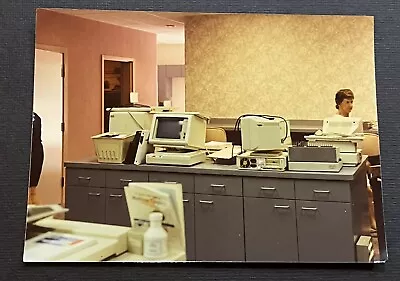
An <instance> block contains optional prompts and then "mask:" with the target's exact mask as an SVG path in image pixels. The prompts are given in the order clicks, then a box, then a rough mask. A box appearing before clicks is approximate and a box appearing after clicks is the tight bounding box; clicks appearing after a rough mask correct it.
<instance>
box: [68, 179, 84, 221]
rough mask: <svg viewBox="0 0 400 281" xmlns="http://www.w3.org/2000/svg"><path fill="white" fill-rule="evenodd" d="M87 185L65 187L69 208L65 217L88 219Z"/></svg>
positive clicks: (74, 219) (69, 218)
mask: <svg viewBox="0 0 400 281" xmlns="http://www.w3.org/2000/svg"><path fill="white" fill-rule="evenodd" d="M86 197H87V187H86V186H67V188H66V189H65V207H66V208H68V209H69V211H68V212H67V213H65V219H66V220H71V221H84V222H86V221H87V217H88V216H87V212H86V210H87V209H86V208H87V206H86V204H87V198H86Z"/></svg>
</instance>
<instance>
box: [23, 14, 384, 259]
mask: <svg viewBox="0 0 400 281" xmlns="http://www.w3.org/2000/svg"><path fill="white" fill-rule="evenodd" d="M35 40H36V48H35V75H34V93H33V96H34V104H33V112H32V149H31V167H30V185H29V187H28V188H27V189H28V202H27V219H26V237H25V248H24V255H23V260H24V262H43V261H44V262H54V261H59V262H61V261H70V262H79V261H82V262H83V261H89V262H100V261H110V262H113V261H114V262H115V261H117V262H120V261H124V262H204V261H206V262H225V261H230V262H231V261H233V262H263V263H276V262H280V263H282V262H283V263H285V262H288V263H383V262H385V261H386V260H387V249H386V241H385V230H384V214H383V207H382V206H383V202H382V179H381V169H380V148H379V129H378V128H379V126H378V116H377V106H376V104H377V102H376V86H375V61H374V60H375V55H374V17H372V16H368V15H365V16H350V15H349V16H347V15H330V16H322V15H321V16H319V15H284V14H282V15H275V14H224V13H219V14H215V13H214V14H211V13H208V14H204V13H182V12H140V11H101V10H76V9H38V10H37V14H36V39H35Z"/></svg>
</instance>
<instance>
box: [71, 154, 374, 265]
mask: <svg viewBox="0 0 400 281" xmlns="http://www.w3.org/2000/svg"><path fill="white" fill-rule="evenodd" d="M365 159H366V158H364V159H363V162H362V164H361V165H359V166H358V167H354V168H353V167H346V168H344V170H343V172H339V173H317V172H316V173H309V172H307V173H302V172H291V171H286V172H284V173H278V172H273V171H247V170H235V169H232V168H231V167H227V168H225V166H214V165H211V164H201V166H200V167H196V166H194V167H174V166H163V165H140V166H135V165H119V164H117V165H115V164H98V163H89V162H88V163H72V162H71V163H66V168H67V169H66V187H65V199H66V207H67V208H69V212H67V214H66V219H69V220H76V221H87V222H97V223H106V224H114V225H122V226H130V219H129V213H128V209H127V205H126V201H125V194H124V189H123V187H124V186H126V185H127V184H129V182H148V181H150V182H176V183H181V184H182V188H183V206H184V217H185V236H186V253H187V260H191V261H193V260H197V261H252V262H264V261H271V262H285V261H288V262H296V261H298V262H354V261H355V260H356V257H355V242H354V241H355V240H354V238H355V237H358V236H360V235H368V234H369V232H368V231H369V228H370V225H369V216H368V194H367V189H366V165H365ZM207 165H211V166H207Z"/></svg>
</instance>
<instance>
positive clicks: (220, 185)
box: [210, 184, 225, 188]
mask: <svg viewBox="0 0 400 281" xmlns="http://www.w3.org/2000/svg"><path fill="white" fill-rule="evenodd" d="M210 186H211V187H212V188H225V184H210Z"/></svg>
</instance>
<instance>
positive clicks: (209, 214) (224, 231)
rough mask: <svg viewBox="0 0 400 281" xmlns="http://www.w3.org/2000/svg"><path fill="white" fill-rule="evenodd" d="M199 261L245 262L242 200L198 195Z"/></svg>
mask: <svg viewBox="0 0 400 281" xmlns="http://www.w3.org/2000/svg"><path fill="white" fill-rule="evenodd" d="M195 229H196V260H197V261H244V260H245V255H244V236H243V233H244V226H243V198H242V197H235V196H223V195H203V194H196V195H195Z"/></svg>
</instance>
